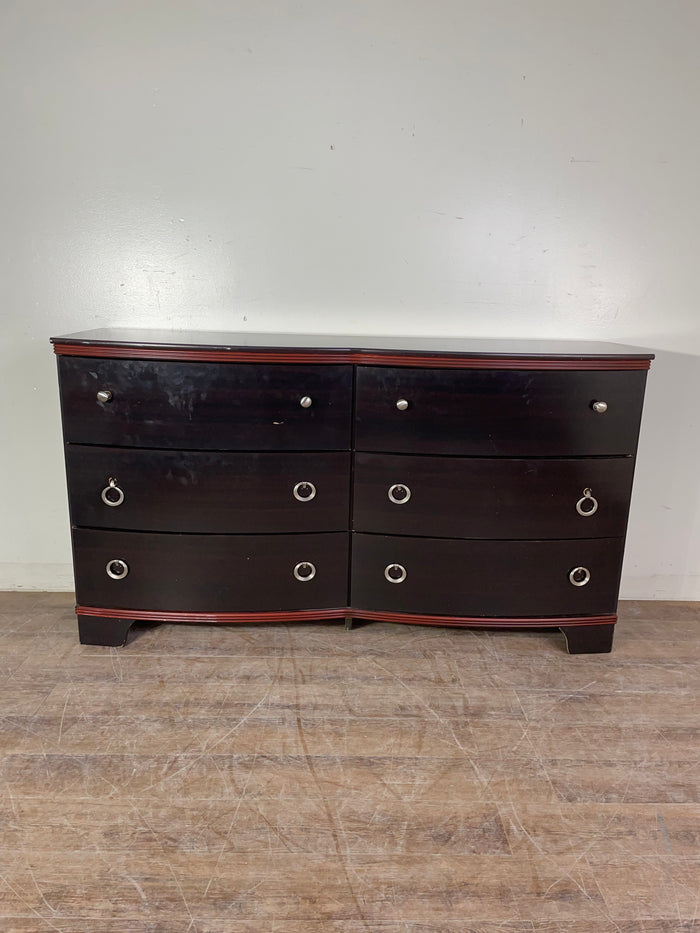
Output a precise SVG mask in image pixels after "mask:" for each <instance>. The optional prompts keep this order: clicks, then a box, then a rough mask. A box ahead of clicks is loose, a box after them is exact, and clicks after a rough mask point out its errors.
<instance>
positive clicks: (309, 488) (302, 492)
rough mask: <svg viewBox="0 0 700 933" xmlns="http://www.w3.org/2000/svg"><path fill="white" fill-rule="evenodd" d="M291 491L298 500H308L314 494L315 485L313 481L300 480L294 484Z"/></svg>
mask: <svg viewBox="0 0 700 933" xmlns="http://www.w3.org/2000/svg"><path fill="white" fill-rule="evenodd" d="M292 492H293V493H294V498H295V499H298V500H299V502H310V501H311V500H312V499H313V497H314V496H315V495H316V487H315V486H314V484H313V483H307V482H301V483H297V484H296V486H295V487H294V489H293V490H292Z"/></svg>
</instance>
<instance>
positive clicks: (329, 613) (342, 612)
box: [75, 606, 348, 625]
mask: <svg viewBox="0 0 700 933" xmlns="http://www.w3.org/2000/svg"><path fill="white" fill-rule="evenodd" d="M75 614H76V615H79V616H90V617H93V618H98V619H133V621H134V622H203V623H206V624H207V625H211V624H216V623H218V624H221V625H228V624H230V623H234V622H242V623H245V622H313V621H315V620H317V619H344V618H345V616H346V615H347V614H348V611H347V609H301V610H295V611H294V612H153V611H146V612H142V611H141V610H140V609H100V608H98V607H96V606H76V607H75Z"/></svg>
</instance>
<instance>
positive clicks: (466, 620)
mask: <svg viewBox="0 0 700 933" xmlns="http://www.w3.org/2000/svg"><path fill="white" fill-rule="evenodd" d="M349 614H352V617H353V619H370V620H373V621H375V622H408V623H410V624H411V625H455V626H464V627H469V628H559V627H560V626H562V625H610V624H613V625H614V624H615V623H616V622H617V616H616V615H606V616H560V617H558V618H554V617H552V616H547V617H546V618H542V619H536V618H531V617H527V618H526V617H523V616H517V617H513V618H509V617H508V616H500V617H498V618H495V617H494V618H484V616H435V615H424V614H422V613H409V612H372V611H371V610H369V609H353V610H349Z"/></svg>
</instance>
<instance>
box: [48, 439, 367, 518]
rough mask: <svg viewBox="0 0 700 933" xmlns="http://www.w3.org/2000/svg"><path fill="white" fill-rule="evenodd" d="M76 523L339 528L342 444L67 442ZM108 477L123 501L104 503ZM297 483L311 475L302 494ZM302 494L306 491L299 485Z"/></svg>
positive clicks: (344, 464)
mask: <svg viewBox="0 0 700 933" xmlns="http://www.w3.org/2000/svg"><path fill="white" fill-rule="evenodd" d="M66 468H67V473H68V494H69V499H70V512H71V519H72V522H73V524H74V525H83V526H86V527H90V528H113V529H132V530H135V531H172V532H180V533H195V534H204V533H210V534H245V533H247V532H250V531H251V530H253V529H255V531H256V532H257V533H258V534H276V533H277V534H279V533H291V532H298V533H306V532H317V531H345V530H346V529H347V527H348V520H349V518H348V516H349V510H350V454H349V453H348V452H328V451H323V452H320V453H319V452H315V453H303V452H297V451H293V452H291V453H290V452H284V453H279V452H265V453H257V452H245V453H241V452H232V451H179V450H139V449H129V448H123V447H91V446H89V445H83V444H68V445H67V448H66ZM110 477H111V478H113V479H114V480H115V482H116V483H117V485H118V487H119V488H120V489H121V490H122V491H123V493H124V501H123V502H122V503H121V505H118V506H110V505H106V504H105V503H104V501H103V499H102V491H103V490H104V489H106V488H107V485H108V481H109V479H110ZM298 483H313V486H314V488H315V493H314V495H313V498H310V499H308V501H301V500H300V499H297V498H295V495H294V488H295V486H296V485H297V484H298ZM300 495H309V490H308V489H306V490H301V492H300Z"/></svg>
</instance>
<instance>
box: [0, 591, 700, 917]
mask: <svg viewBox="0 0 700 933" xmlns="http://www.w3.org/2000/svg"><path fill="white" fill-rule="evenodd" d="M72 603H73V597H72V594H10V595H9V596H7V597H2V596H0V660H1V662H2V663H0V685H2V691H1V692H0V790H2V795H1V796H0V825H2V845H0V927H1V928H2V929H3V931H5V930H7V931H11V933H45V931H52V930H53V931H56V930H58V931H60V933H94V931H95V930H100V931H105V933H166V931H167V933H270V931H272V930H275V931H279V933H328V931H330V933H367V931H368V930H369V931H372V933H375V931H377V933H466V931H469V933H694V930H697V920H696V912H697V891H698V890H699V889H700V884H699V882H700V862H699V861H698V858H697V852H698V847H699V846H700V795H699V794H698V781H697V747H698V739H699V738H700V735H699V732H698V722H697V702H698V693H697V686H696V685H697V684H698V682H700V646H699V644H698V640H697V638H696V637H695V636H696V632H697V625H698V623H699V622H700V607H699V606H698V605H697V604H695V605H693V604H681V605H674V604H670V603H666V604H664V603H625V602H623V603H622V604H621V606H620V622H619V623H618V631H617V635H616V650H615V653H614V654H613V655H612V656H595V655H590V656H585V655H582V656H580V657H578V658H576V659H572V658H570V657H568V656H567V655H566V654H565V652H564V649H563V644H562V642H563V639H562V636H561V635H559V634H558V633H555V632H551V633H546V632H545V633H542V632H539V633H531V632H524V631H514V632H501V633H496V632H488V631H467V630H455V629H445V628H417V627H410V626H398V625H392V624H389V623H376V624H373V625H363V626H359V627H358V628H357V629H356V630H355V631H353V632H349V633H346V634H345V633H342V631H339V626H338V624H337V622H335V623H328V624H325V623H319V624H318V625H314V626H309V625H296V624H290V625H284V624H283V625H279V626H254V625H240V626H233V627H226V626H187V625H161V626H157V627H153V626H145V627H144V626H137V627H135V629H134V630H133V631H132V634H131V635H130V648H129V651H128V652H114V651H105V650H104V649H96V648H92V647H89V646H80V645H78V644H76V642H75V634H74V625H75V623H74V616H73V611H72ZM640 697H641V698H642V700H640Z"/></svg>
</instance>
